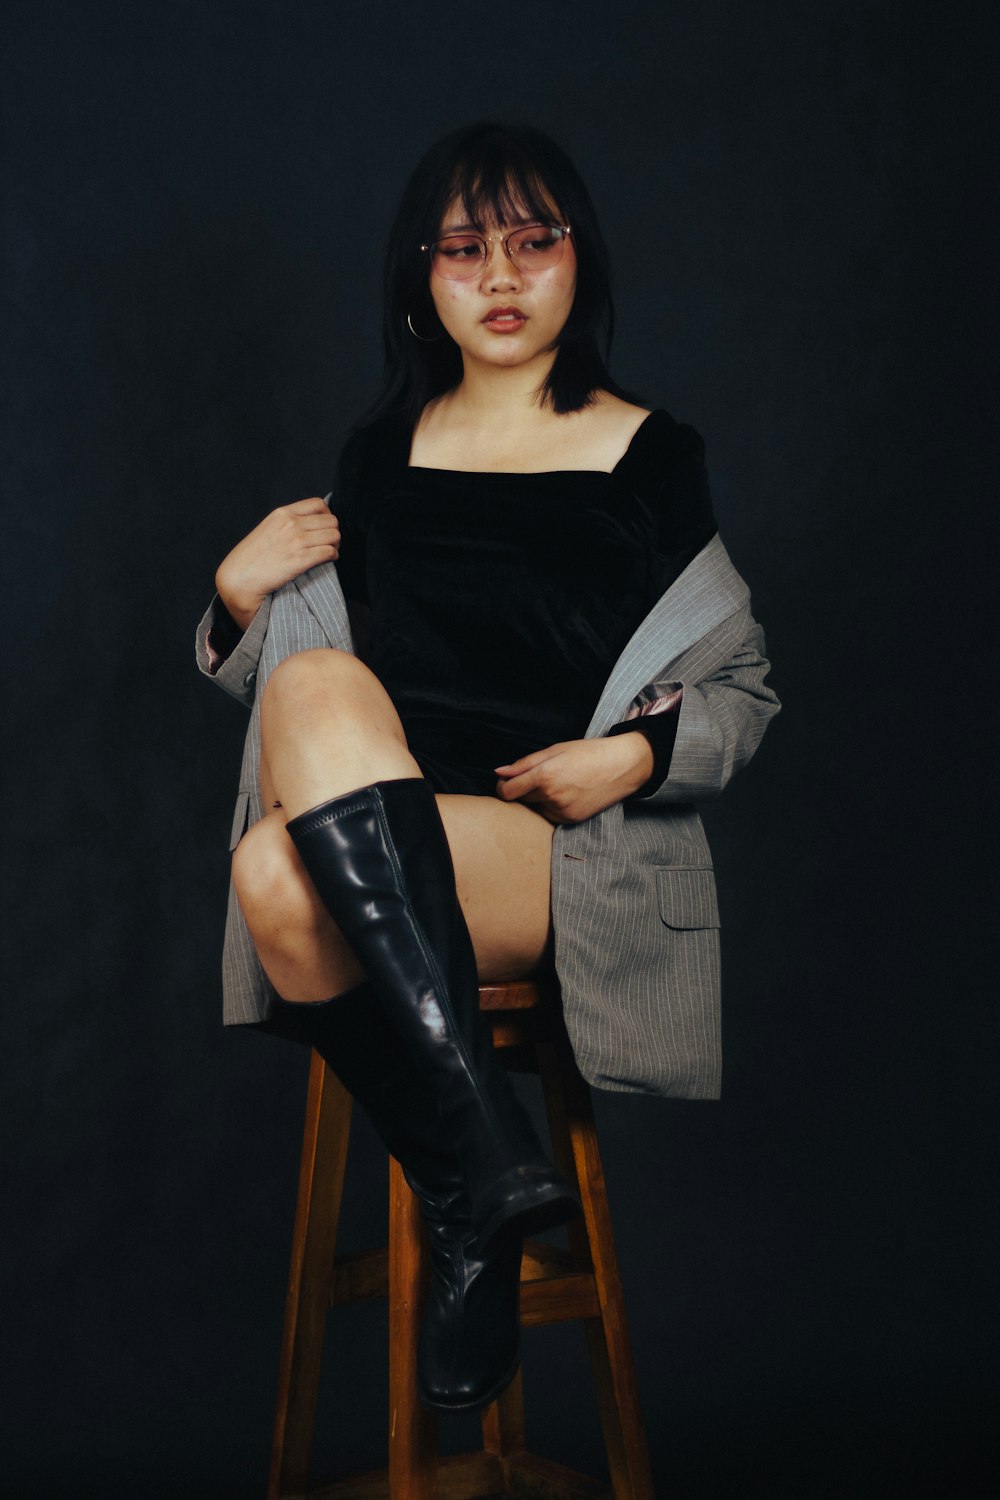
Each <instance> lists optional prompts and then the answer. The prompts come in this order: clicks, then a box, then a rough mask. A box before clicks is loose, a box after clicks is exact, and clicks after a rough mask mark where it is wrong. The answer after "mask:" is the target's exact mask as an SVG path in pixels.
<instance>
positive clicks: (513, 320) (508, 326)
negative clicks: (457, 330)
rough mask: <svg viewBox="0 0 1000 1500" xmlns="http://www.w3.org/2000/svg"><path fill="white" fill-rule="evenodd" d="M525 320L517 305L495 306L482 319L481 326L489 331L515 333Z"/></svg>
mask: <svg viewBox="0 0 1000 1500" xmlns="http://www.w3.org/2000/svg"><path fill="white" fill-rule="evenodd" d="M527 321H528V320H527V318H526V317H525V315H524V313H523V312H522V311H521V310H520V308H518V307H495V308H494V309H493V311H492V312H491V313H489V314H488V315H487V316H486V317H485V318H484V319H483V326H484V327H486V328H488V329H489V330H490V332H491V333H517V332H518V330H519V329H521V328H523V327H524V325H525V323H527Z"/></svg>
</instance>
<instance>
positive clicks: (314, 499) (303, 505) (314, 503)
mask: <svg viewBox="0 0 1000 1500" xmlns="http://www.w3.org/2000/svg"><path fill="white" fill-rule="evenodd" d="M278 508H279V510H287V511H290V512H291V513H292V515H293V516H318V515H320V514H325V515H329V514H330V511H329V509H328V507H327V503H326V501H325V500H321V499H320V497H319V495H310V496H309V498H308V499H307V500H294V501H293V502H292V504H291V505H282V506H279V507H278Z"/></svg>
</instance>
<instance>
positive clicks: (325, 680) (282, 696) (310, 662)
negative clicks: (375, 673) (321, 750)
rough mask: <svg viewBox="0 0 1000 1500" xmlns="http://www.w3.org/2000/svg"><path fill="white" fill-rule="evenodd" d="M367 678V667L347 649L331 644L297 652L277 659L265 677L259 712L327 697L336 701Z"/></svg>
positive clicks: (285, 708)
mask: <svg viewBox="0 0 1000 1500" xmlns="http://www.w3.org/2000/svg"><path fill="white" fill-rule="evenodd" d="M369 677H371V673H370V672H369V671H368V668H367V667H366V666H365V665H364V664H363V663H362V662H360V661H359V660H358V658H357V657H356V656H352V655H351V653H350V652H349V651H338V650H336V649H335V648H333V647H329V646H327V647H321V648H315V649H313V650H311V651H297V652H296V653H295V654H294V655H293V656H286V657H285V659H284V661H280V662H279V663H278V665H277V666H276V667H275V669H274V671H273V672H272V673H271V675H270V677H269V678H268V680H267V686H266V687H265V689H264V696H263V700H262V704H261V711H262V712H263V713H273V712H275V711H276V710H277V711H278V712H281V711H282V710H288V709H289V708H295V707H298V706H301V705H303V704H311V703H315V702H316V700H317V699H328V698H329V697H330V696H331V694H332V695H335V696H336V698H337V699H338V700H342V699H343V698H344V697H345V696H346V690H349V689H353V688H356V687H357V686H358V685H360V684H361V683H363V682H364V681H365V679H366V678H369Z"/></svg>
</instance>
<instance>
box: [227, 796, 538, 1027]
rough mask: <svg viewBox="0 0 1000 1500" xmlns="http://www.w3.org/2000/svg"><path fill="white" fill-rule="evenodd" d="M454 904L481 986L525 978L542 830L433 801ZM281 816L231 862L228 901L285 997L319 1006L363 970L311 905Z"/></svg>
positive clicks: (526, 816)
mask: <svg viewBox="0 0 1000 1500" xmlns="http://www.w3.org/2000/svg"><path fill="white" fill-rule="evenodd" d="M437 804H438V808H439V810H440V813H441V819H442V822H443V823H444V827H445V833H446V835H447V838H448V843H449V846H450V848H451V852H452V859H453V861H454V864H455V878H456V885H457V889H458V895H459V901H460V903H461V906H462V911H463V913H464V915H465V920H466V922H467V924H468V927H469V932H470V935H471V937H472V944H473V947H474V949H475V953H476V963H477V967H478V970H479V976H480V979H481V980H483V981H484V982H498V981H502V980H510V979H523V978H526V977H528V975H530V974H531V973H532V972H533V971H534V970H535V969H536V968H537V967H538V965H539V963H540V962H541V960H542V959H543V958H544V956H545V953H546V949H547V945H548V941H549V934H550V930H551V918H550V913H549V890H550V873H549V861H550V859H551V850H552V835H553V832H554V829H553V826H552V824H551V823H549V822H547V820H546V819H545V818H543V817H542V816H541V815H540V814H539V813H536V812H535V811H534V810H533V809H531V808H529V807H526V806H524V805H523V804H521V803H509V802H501V801H500V800H499V798H494V797H466V796H457V795H456V796H451V795H445V794H438V797H437ZM286 821H287V814H286V813H285V811H284V809H282V808H277V809H273V810H272V811H270V812H268V813H267V814H266V815H265V817H264V818H262V819H261V820H260V822H259V823H256V824H254V826H253V828H251V829H249V830H248V831H247V833H246V834H245V835H244V837H243V840H242V841H241V843H240V844H239V846H238V847H237V849H236V851H235V854H234V856H233V879H234V883H235V885H236V892H237V897H238V899H239V901H240V906H241V908H242V910H243V914H244V916H245V918H246V921H247V925H248V927H249V928H250V932H251V934H252V936H253V939H254V943H255V945H256V948H257V952H258V955H259V957H260V961H261V963H262V965H263V967H264V970H265V972H266V974H267V976H268V978H269V979H270V980H271V983H272V984H273V985H274V987H275V989H276V990H277V991H278V994H279V995H281V996H283V997H284V999H286V1000H326V999H329V998H330V997H331V996H333V995H338V994H341V993H342V992H343V991H344V990H346V989H350V988H351V987H352V986H353V985H355V984H358V983H359V982H360V980H361V979H362V978H363V977H364V976H363V970H362V969H361V967H360V965H359V964H358V961H357V959H356V958H355V957H354V954H353V952H352V950H351V949H350V947H349V946H348V944H347V942H346V940H345V939H344V938H343V936H342V934H341V933H340V931H339V929H338V928H337V926H336V924H335V923H334V921H333V919H332V918H331V917H330V916H329V914H328V913H327V911H326V909H325V907H324V906H323V905H322V903H321V902H320V900H319V898H318V896H317V895H316V892H315V890H314V889H313V886H312V882H311V881H310V879H309V877H308V875H307V874H306V871H305V868H304V867H303V865H302V862H301V860H300V859H299V856H298V853H297V851H296V849H295V846H294V844H293V843H292V841H291V839H290V838H289V837H288V834H287V833H286V831H285V823H286Z"/></svg>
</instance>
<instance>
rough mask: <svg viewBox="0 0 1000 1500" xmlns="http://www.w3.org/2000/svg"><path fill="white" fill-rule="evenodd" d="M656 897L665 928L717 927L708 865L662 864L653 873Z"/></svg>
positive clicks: (714, 899)
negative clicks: (654, 874)
mask: <svg viewBox="0 0 1000 1500" xmlns="http://www.w3.org/2000/svg"><path fill="white" fill-rule="evenodd" d="M656 899H657V901H658V902H659V907H660V916H661V917H662V919H663V921H664V922H665V923H666V925H667V926H668V927H678V928H684V929H697V928H700V927H718V925H719V902H718V897H717V896H716V893H715V871H714V870H712V869H711V868H709V867H708V866H700V867H699V866H692V865H686V866H685V865H666V866H662V867H661V868H660V869H658V870H657V872H656Z"/></svg>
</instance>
